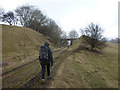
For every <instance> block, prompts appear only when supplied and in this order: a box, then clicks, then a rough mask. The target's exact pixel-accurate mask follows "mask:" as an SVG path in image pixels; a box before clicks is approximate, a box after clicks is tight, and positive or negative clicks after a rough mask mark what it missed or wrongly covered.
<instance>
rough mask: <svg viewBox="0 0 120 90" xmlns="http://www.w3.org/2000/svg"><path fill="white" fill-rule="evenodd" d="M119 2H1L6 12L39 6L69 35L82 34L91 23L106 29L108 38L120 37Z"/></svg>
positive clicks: (81, 0) (1, 0)
mask: <svg viewBox="0 0 120 90" xmlns="http://www.w3.org/2000/svg"><path fill="white" fill-rule="evenodd" d="M118 1H119V0H0V7H1V8H3V9H5V11H6V12H7V11H9V10H14V9H16V7H18V6H20V5H26V4H28V5H34V6H37V7H38V8H39V9H40V10H41V11H42V12H43V13H44V14H45V15H47V16H48V17H50V18H52V19H53V20H55V21H56V23H57V24H58V25H59V26H60V27H61V28H62V30H64V31H66V32H67V33H69V31H70V30H72V29H75V30H76V31H78V33H80V29H81V28H84V27H85V26H87V25H88V24H90V22H93V23H97V24H99V25H100V26H101V27H103V29H104V36H106V37H107V38H116V37H118Z"/></svg>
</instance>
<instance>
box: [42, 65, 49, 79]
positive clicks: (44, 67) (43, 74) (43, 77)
mask: <svg viewBox="0 0 120 90" xmlns="http://www.w3.org/2000/svg"><path fill="white" fill-rule="evenodd" d="M46 66H47V76H49V75H50V63H49V64H41V67H42V79H45V69H46Z"/></svg>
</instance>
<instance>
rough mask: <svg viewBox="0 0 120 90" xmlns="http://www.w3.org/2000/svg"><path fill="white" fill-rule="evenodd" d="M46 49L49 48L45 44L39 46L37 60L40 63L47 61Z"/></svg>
mask: <svg viewBox="0 0 120 90" xmlns="http://www.w3.org/2000/svg"><path fill="white" fill-rule="evenodd" d="M48 51H49V48H48V47H47V46H45V45H44V46H41V48H40V54H39V60H40V62H41V63H44V64H46V63H47V62H48V59H49V57H48Z"/></svg>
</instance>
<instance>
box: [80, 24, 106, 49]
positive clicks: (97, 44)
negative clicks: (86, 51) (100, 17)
mask: <svg viewBox="0 0 120 90" xmlns="http://www.w3.org/2000/svg"><path fill="white" fill-rule="evenodd" d="M81 34H82V35H85V36H87V37H85V39H84V40H85V41H86V42H87V43H88V44H89V45H90V46H91V50H93V49H94V48H98V49H101V48H103V47H104V46H105V43H104V41H103V40H104V38H103V35H102V34H103V29H102V28H101V27H100V26H99V25H97V24H93V23H91V24H89V25H88V26H87V27H86V28H85V29H81Z"/></svg>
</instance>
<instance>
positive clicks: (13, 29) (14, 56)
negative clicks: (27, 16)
mask: <svg viewBox="0 0 120 90" xmlns="http://www.w3.org/2000/svg"><path fill="white" fill-rule="evenodd" d="M45 41H48V40H47V39H46V37H45V36H43V35H42V34H40V33H38V32H36V31H34V30H32V29H29V28H25V27H18V26H9V25H2V54H3V62H4V65H6V66H5V67H3V72H4V71H6V70H7V69H10V68H13V67H15V66H19V65H21V64H23V63H26V62H29V61H30V60H33V59H36V58H38V54H39V49H40V46H41V45H43V44H44V42H45ZM50 46H52V44H51V43H50Z"/></svg>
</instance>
